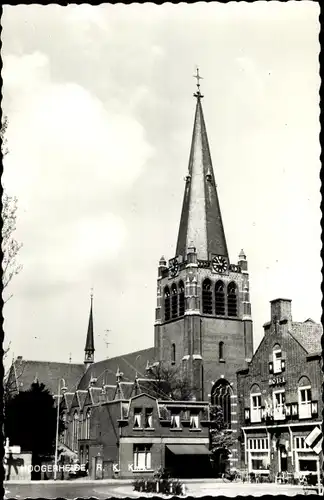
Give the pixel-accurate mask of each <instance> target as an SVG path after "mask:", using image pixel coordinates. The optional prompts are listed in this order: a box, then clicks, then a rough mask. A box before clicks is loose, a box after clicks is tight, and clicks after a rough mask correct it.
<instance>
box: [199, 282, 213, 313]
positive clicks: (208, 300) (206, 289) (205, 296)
mask: <svg viewBox="0 0 324 500" xmlns="http://www.w3.org/2000/svg"><path fill="white" fill-rule="evenodd" d="M211 287H212V284H211V281H210V280H209V279H208V278H207V279H205V280H204V281H203V284H202V310H203V314H212V313H213V294H212V288H211Z"/></svg>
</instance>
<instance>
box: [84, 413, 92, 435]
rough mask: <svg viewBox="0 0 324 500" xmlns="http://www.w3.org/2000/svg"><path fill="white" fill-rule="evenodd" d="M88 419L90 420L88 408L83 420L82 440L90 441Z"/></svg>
mask: <svg viewBox="0 0 324 500" xmlns="http://www.w3.org/2000/svg"><path fill="white" fill-rule="evenodd" d="M90 418H91V410H90V408H89V409H88V410H87V413H86V418H85V432H84V439H90Z"/></svg>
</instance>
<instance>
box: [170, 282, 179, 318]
mask: <svg viewBox="0 0 324 500" xmlns="http://www.w3.org/2000/svg"><path fill="white" fill-rule="evenodd" d="M171 315H172V319H173V318H176V317H177V316H178V290H177V285H176V284H175V283H173V285H172V287H171Z"/></svg>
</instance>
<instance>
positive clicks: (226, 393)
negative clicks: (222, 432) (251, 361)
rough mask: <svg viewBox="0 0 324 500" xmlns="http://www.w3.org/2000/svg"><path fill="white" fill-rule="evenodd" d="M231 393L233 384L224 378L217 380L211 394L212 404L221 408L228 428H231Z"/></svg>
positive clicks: (225, 425)
mask: <svg viewBox="0 0 324 500" xmlns="http://www.w3.org/2000/svg"><path fill="white" fill-rule="evenodd" d="M231 394H232V389H231V386H230V385H229V383H228V382H227V381H226V380H223V379H222V380H219V381H218V382H216V384H215V385H214V387H213V390H212V394H211V401H212V405H213V406H217V407H218V408H219V409H220V410H221V412H222V417H223V423H224V427H225V428H226V429H230V428H231Z"/></svg>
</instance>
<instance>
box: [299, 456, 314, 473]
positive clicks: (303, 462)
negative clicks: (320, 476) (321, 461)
mask: <svg viewBox="0 0 324 500" xmlns="http://www.w3.org/2000/svg"><path fill="white" fill-rule="evenodd" d="M299 471H300V472H303V473H314V472H317V460H316V459H313V460H312V459H307V458H305V459H300V460H299Z"/></svg>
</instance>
